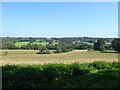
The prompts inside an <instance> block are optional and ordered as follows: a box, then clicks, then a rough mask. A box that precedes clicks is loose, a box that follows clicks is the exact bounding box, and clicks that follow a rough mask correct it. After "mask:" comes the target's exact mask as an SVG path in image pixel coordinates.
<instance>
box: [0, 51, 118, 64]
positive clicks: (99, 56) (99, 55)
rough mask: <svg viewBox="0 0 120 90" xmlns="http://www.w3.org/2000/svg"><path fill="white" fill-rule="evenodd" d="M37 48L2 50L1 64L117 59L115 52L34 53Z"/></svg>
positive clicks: (84, 61)
mask: <svg viewBox="0 0 120 90" xmlns="http://www.w3.org/2000/svg"><path fill="white" fill-rule="evenodd" d="M36 52H37V50H2V58H1V59H2V64H3V65H4V64H45V63H73V62H79V63H89V62H93V61H107V62H113V61H118V53H116V52H113V51H111V52H100V51H87V50H74V51H71V52H68V53H60V54H36Z"/></svg>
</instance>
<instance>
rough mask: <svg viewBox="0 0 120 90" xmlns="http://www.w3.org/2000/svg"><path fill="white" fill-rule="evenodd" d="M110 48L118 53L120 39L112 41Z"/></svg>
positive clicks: (119, 50)
mask: <svg viewBox="0 0 120 90" xmlns="http://www.w3.org/2000/svg"><path fill="white" fill-rule="evenodd" d="M112 48H113V49H114V50H115V51H118V52H119V53H120V38H117V39H114V40H113V41H112Z"/></svg>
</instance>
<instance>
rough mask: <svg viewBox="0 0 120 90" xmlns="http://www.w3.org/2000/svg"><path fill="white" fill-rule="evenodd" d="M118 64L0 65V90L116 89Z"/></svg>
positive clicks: (117, 84) (119, 78)
mask: <svg viewBox="0 0 120 90" xmlns="http://www.w3.org/2000/svg"><path fill="white" fill-rule="evenodd" d="M119 66H120V63H118V62H112V63H108V62H103V61H99V62H93V63H89V64H79V63H73V64H44V65H40V64H38V65H5V66H2V74H3V89H5V88H9V89H11V90H13V89H17V88H24V89H39V88H118V87H119V80H120V77H119V72H120V70H119Z"/></svg>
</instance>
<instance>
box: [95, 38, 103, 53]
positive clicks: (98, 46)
mask: <svg viewBox="0 0 120 90" xmlns="http://www.w3.org/2000/svg"><path fill="white" fill-rule="evenodd" d="M94 50H98V51H103V50H105V40H104V39H103V38H100V39H98V40H97V42H95V43H94Z"/></svg>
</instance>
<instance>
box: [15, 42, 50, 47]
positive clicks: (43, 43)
mask: <svg viewBox="0 0 120 90" xmlns="http://www.w3.org/2000/svg"><path fill="white" fill-rule="evenodd" d="M28 43H30V42H17V43H15V45H16V46H18V47H21V46H22V45H27V44H28ZM32 44H41V45H43V46H45V45H47V44H48V42H33V43H32Z"/></svg>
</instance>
